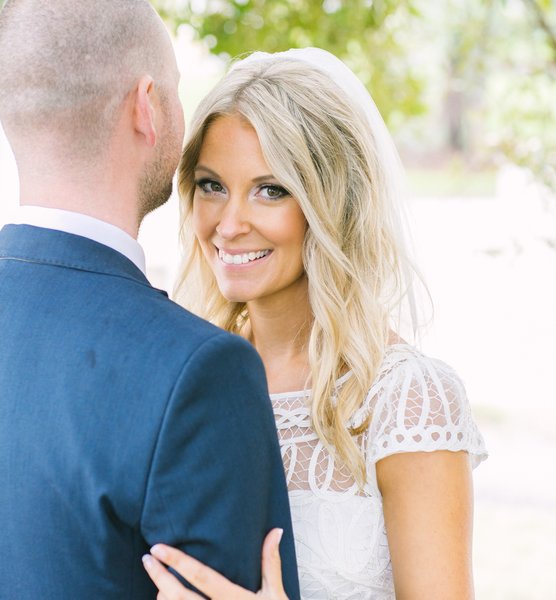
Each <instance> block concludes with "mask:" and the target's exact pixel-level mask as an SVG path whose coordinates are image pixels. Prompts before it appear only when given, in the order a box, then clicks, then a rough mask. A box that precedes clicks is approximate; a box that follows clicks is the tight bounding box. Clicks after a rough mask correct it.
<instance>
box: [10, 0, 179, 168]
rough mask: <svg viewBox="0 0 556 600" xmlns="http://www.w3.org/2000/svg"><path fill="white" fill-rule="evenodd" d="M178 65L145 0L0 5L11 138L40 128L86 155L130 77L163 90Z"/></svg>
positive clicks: (95, 147)
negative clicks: (146, 77)
mask: <svg viewBox="0 0 556 600" xmlns="http://www.w3.org/2000/svg"><path fill="white" fill-rule="evenodd" d="M175 71H176V65H175V59H174V56H173V51H172V46H171V42H170V39H169V36H168V34H167V32H166V31H165V28H164V25H163V24H162V22H161V20H160V18H159V17H158V15H157V14H156V12H155V11H154V9H153V8H152V7H151V6H150V4H149V2H148V1H147V0H48V1H45V0H8V2H7V3H6V4H5V6H4V8H3V9H2V10H1V11H0V120H1V121H2V123H3V125H4V128H5V130H6V133H7V134H8V137H9V138H10V139H11V140H17V141H18V142H19V141H21V142H23V143H25V142H26V141H33V140H34V139H37V137H40V136H41V135H44V136H45V137H52V135H53V134H55V136H56V137H55V138H53V139H54V140H57V141H58V142H59V143H61V144H63V147H64V149H65V152H66V153H68V155H69V154H70V153H73V155H74V156H75V157H77V158H83V159H90V158H92V157H94V156H95V155H98V154H99V153H101V152H102V149H103V148H104V147H105V145H106V143H107V142H108V140H109V139H110V135H111V133H112V130H113V127H114V125H115V123H116V121H117V119H118V116H119V114H120V113H119V109H120V107H121V106H122V104H123V101H124V99H125V98H126V96H127V95H128V94H129V93H130V92H131V91H132V89H133V87H134V84H135V83H136V82H137V81H138V79H139V78H140V77H142V76H143V75H150V76H151V77H152V78H153V79H154V82H155V86H157V87H158V88H159V92H160V94H161V95H162V96H164V95H165V91H166V90H165V86H168V89H169V88H170V86H171V81H172V77H173V76H175Z"/></svg>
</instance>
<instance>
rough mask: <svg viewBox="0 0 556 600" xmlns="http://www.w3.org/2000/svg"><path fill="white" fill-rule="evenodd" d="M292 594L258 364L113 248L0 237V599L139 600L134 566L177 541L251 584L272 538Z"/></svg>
mask: <svg viewBox="0 0 556 600" xmlns="http://www.w3.org/2000/svg"><path fill="white" fill-rule="evenodd" d="M276 526H279V527H282V528H284V530H285V533H284V538H283V541H282V544H281V552H282V561H283V568H284V580H285V586H286V590H287V592H288V594H289V597H290V599H292V600H294V599H296V598H298V597H299V591H298V583H297V569H296V564H295V555H294V548H293V538H292V530H291V523H290V516H289V505H288V499H287V491H286V486H285V480H284V472H283V466H282V461H281V457H280V451H279V446H278V441H277V436H276V430H275V424H274V418H273V415H272V409H271V406H270V402H269V398H268V391H267V385H266V379H265V375H264V369H263V366H262V363H261V361H260V359H259V357H258V356H257V354H256V352H255V351H254V349H253V348H252V347H251V346H250V345H249V344H248V343H247V342H246V341H244V340H242V339H241V338H239V337H237V336H232V335H230V334H228V333H225V332H223V331H222V330H220V329H218V328H216V327H214V326H212V325H210V324H208V323H206V322H205V321H203V320H201V319H199V318H197V317H195V316H194V315H192V314H190V313H188V312H187V311H185V310H183V309H182V308H180V307H179V306H177V305H176V304H174V303H173V302H171V301H170V300H168V298H167V297H166V295H165V294H164V293H162V292H160V291H158V290H155V289H154V288H153V287H151V286H150V284H149V283H148V281H147V280H146V279H145V277H144V276H143V274H142V273H141V272H140V271H139V270H138V269H137V268H136V267H135V265H134V264H133V263H132V262H130V261H129V260H128V259H127V258H125V257H124V256H122V255H121V254H119V253H118V252H116V251H114V250H112V249H110V248H108V247H107V246H104V245H102V244H98V243H96V242H93V241H91V240H89V239H86V238H83V237H80V236H76V235H71V234H67V233H63V232H59V231H53V230H48V229H42V228H38V227H31V226H26V225H8V226H6V227H4V228H3V229H2V231H0V535H1V540H0V597H1V598H2V599H4V598H5V599H7V598H10V599H12V598H13V599H17V600H37V599H38V598H40V599H41V600H60V599H64V598H67V599H72V600H75V599H79V600H88V599H90V600H101V599H102V600H111V599H114V600H116V599H117V600H122V599H129V600H143V599H151V600H152V599H154V598H155V597H156V590H155V587H154V586H153V585H152V584H151V582H150V580H149V579H148V577H147V575H146V573H145V572H144V570H143V567H142V564H141V556H142V555H143V554H144V553H145V552H147V551H148V549H149V547H150V546H151V545H152V544H154V543H156V542H165V543H168V544H172V545H175V546H178V547H180V548H181V549H183V550H185V551H187V552H188V553H190V554H191V555H193V556H196V557H198V558H199V559H201V560H202V561H204V562H206V563H208V564H209V565H212V566H213V567H214V568H216V569H217V570H218V571H220V572H222V573H223V574H224V575H226V576H227V577H228V578H230V579H232V580H233V581H236V582H237V583H239V584H241V585H242V586H245V587H247V588H250V589H251V590H257V589H258V588H259V586H260V558H261V545H262V542H263V539H264V536H265V534H266V533H267V532H268V530H269V529H271V528H272V527H276Z"/></svg>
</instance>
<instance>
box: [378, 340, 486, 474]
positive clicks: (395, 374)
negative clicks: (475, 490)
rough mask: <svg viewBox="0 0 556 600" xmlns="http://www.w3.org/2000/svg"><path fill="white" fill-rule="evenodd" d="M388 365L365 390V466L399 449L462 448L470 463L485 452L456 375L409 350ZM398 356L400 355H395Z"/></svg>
mask: <svg viewBox="0 0 556 600" xmlns="http://www.w3.org/2000/svg"><path fill="white" fill-rule="evenodd" d="M390 358H391V363H393V364H390V366H389V367H388V365H387V367H388V368H387V369H386V370H385V371H383V374H382V376H381V377H380V378H379V380H378V381H377V384H376V385H375V386H373V389H371V391H370V393H369V398H368V404H367V407H368V409H369V410H371V411H372V419H371V424H370V429H369V436H368V446H367V461H368V463H370V465H369V466H371V465H373V466H374V464H375V463H376V462H377V461H379V460H380V459H382V458H385V457H386V456H389V455H391V454H396V453H399V452H433V451H435V450H452V451H459V450H465V451H467V452H468V453H469V455H470V457H471V463H472V466H473V468H474V467H476V466H477V465H478V464H479V463H480V462H481V461H482V460H484V459H485V458H486V457H487V452H486V449H485V444H484V441H483V438H482V436H481V434H480V432H479V430H478V428H477V426H476V424H475V422H474V421H473V417H472V414H471V408H470V406H469V402H468V400H467V395H466V393H465V388H464V386H463V383H462V381H461V379H460V378H459V377H458V375H457V374H456V373H455V372H454V371H453V369H452V368H451V367H449V366H448V365H447V364H445V363H443V362H442V361H440V360H436V359H432V358H427V357H425V356H423V355H422V354H420V353H418V352H416V351H415V352H411V353H410V354H408V355H407V356H405V357H403V358H402V359H401V360H395V357H393V360H392V357H390ZM398 359H400V357H399V356H398Z"/></svg>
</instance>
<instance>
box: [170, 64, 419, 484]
mask: <svg viewBox="0 0 556 600" xmlns="http://www.w3.org/2000/svg"><path fill="white" fill-rule="evenodd" d="M226 115H241V116H242V117H243V118H244V119H246V120H247V122H249V123H250V124H251V125H252V127H253V128H254V129H255V131H256V133H257V135H258V138H259V142H260V144H261V148H262V152H263V155H264V157H265V160H266V162H267V164H268V165H269V167H270V169H271V171H272V173H273V175H274V176H275V177H276V178H277V179H278V181H279V182H280V185H283V186H284V187H285V188H286V189H287V190H288V191H289V193H290V194H291V195H292V197H293V198H295V199H296V201H297V202H298V203H299V206H300V207H301V209H302V211H303V213H304V215H305V218H306V220H307V223H308V228H307V233H306V237H305V241H304V248H303V264H304V268H305V272H306V275H307V279H308V288H309V302H310V307H311V310H312V314H313V322H312V324H311V327H310V334H309V340H308V356H309V366H310V381H309V382H308V383H307V386H308V387H309V386H310V388H311V394H310V402H311V406H310V408H311V418H312V425H313V427H314V429H315V431H316V433H317V434H318V436H319V438H320V439H321V440H322V441H323V442H324V443H325V444H326V446H327V447H328V448H330V449H331V450H332V451H333V452H334V454H335V455H337V456H338V457H339V458H340V459H341V461H342V462H343V463H344V464H345V465H346V466H347V467H348V469H349V470H350V472H351V473H352V475H353V477H354V479H355V480H356V481H357V482H358V484H359V485H360V486H362V485H363V484H364V483H365V481H366V469H365V462H364V457H363V455H362V453H361V449H360V447H359V446H358V444H357V440H356V438H357V436H358V435H359V434H360V433H362V432H363V431H364V429H365V428H366V427H367V426H368V424H369V421H370V418H371V415H370V414H369V415H366V419H364V421H363V423H362V424H361V425H360V426H358V427H357V428H353V427H351V421H352V419H353V417H354V415H355V413H356V412H357V411H358V410H359V409H360V408H361V406H362V405H363V403H364V401H365V398H366V396H367V394H368V393H369V390H370V388H371V385H372V383H373V381H374V380H375V378H376V376H377V374H378V370H379V368H380V365H381V363H382V360H383V357H384V352H385V349H386V346H387V345H388V339H389V334H390V328H391V327H392V321H393V319H395V316H396V314H398V315H399V314H400V312H399V311H400V307H401V306H402V304H403V301H404V299H408V298H410V297H411V296H412V293H411V280H412V276H411V273H412V272H413V268H412V265H411V263H410V262H409V259H408V256H407V253H406V250H405V245H404V242H403V236H402V222H401V219H400V211H399V209H398V198H397V197H396V196H397V191H396V188H397V184H398V183H399V182H398V181H395V177H394V176H393V173H394V172H395V171H396V169H397V167H396V165H392V164H389V163H391V162H392V161H391V160H390V159H387V158H386V159H385V157H384V155H383V153H382V151H381V147H378V146H379V145H378V144H377V143H376V139H375V135H374V132H373V128H372V124H371V123H370V122H369V120H368V119H367V118H366V116H365V114H364V112H363V111H361V110H360V107H358V106H356V104H355V103H352V101H351V99H350V98H349V97H348V96H347V94H345V93H344V92H343V90H342V89H341V88H340V87H339V86H338V85H337V84H336V83H335V82H334V81H332V79H331V78H330V77H329V76H328V75H327V74H325V73H324V72H322V71H320V70H319V69H317V68H315V67H313V66H311V65H309V64H306V63H304V62H303V61H299V60H292V59H285V58H270V59H267V60H264V61H252V62H250V61H246V63H245V64H243V63H239V65H238V66H236V67H235V68H234V69H232V70H231V71H230V72H229V73H228V74H227V75H226V76H225V77H224V78H223V79H222V80H221V81H220V83H218V84H217V85H216V87H215V88H214V89H213V90H212V91H211V92H210V93H209V94H208V95H207V96H206V97H205V98H204V100H203V101H202V102H201V104H200V106H199V107H198V109H197V111H196V113H195V115H194V117H193V120H192V123H191V125H190V129H189V134H188V138H187V141H186V146H185V149H184V153H183V157H182V160H181V164H180V167H179V190H180V196H181V211H182V222H181V232H180V236H181V240H182V244H183V246H182V247H183V252H184V258H183V268H182V270H181V273H180V276H179V278H178V282H177V286H176V298H177V300H178V301H179V302H180V303H181V304H183V305H184V306H186V307H187V308H188V309H190V310H192V311H193V312H195V313H196V314H198V315H200V316H202V317H204V318H205V319H208V320H209V321H212V322H213V323H215V324H216V325H219V326H220V327H223V328H224V329H227V330H229V331H231V332H233V333H241V332H242V330H243V327H244V326H245V325H246V324H247V322H248V320H249V314H248V311H247V307H246V305H245V304H243V303H239V302H230V301H228V300H226V299H225V298H224V297H223V296H222V294H221V293H220V291H219V289H218V286H217V284H216V280H215V277H214V275H213V273H212V271H211V269H210V267H209V265H208V264H207V262H206V260H205V259H204V256H203V254H202V252H201V249H200V246H199V243H198V241H197V240H196V238H195V235H194V232H193V227H192V223H191V219H192V206H193V196H194V192H195V183H194V170H195V167H196V165H197V161H198V157H199V154H200V150H201V146H202V144H203V139H204V136H205V134H206V132H207V130H208V128H209V127H210V125H211V123H213V122H214V121H215V120H216V119H218V118H219V117H221V116H226ZM379 118H380V117H379ZM382 126H384V125H383V124H382ZM396 156H397V155H396ZM348 371H349V372H351V376H350V377H348V378H347V380H345V382H344V383H343V384H342V385H341V386H338V385H336V381H337V379H338V378H339V377H340V376H341V375H342V374H344V373H346V372H348Z"/></svg>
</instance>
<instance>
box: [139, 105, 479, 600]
mask: <svg viewBox="0 0 556 600" xmlns="http://www.w3.org/2000/svg"><path fill="white" fill-rule="evenodd" d="M195 176H196V179H197V182H198V184H197V191H196V194H195V199H194V225H195V232H196V235H197V237H198V239H199V241H200V244H201V247H202V249H203V253H204V256H205V258H206V259H207V261H208V262H209V264H210V265H211V268H212V269H213V272H214V273H215V276H216V278H217V281H218V285H219V288H220V290H221V292H222V293H223V295H224V296H225V297H226V298H228V299H230V300H236V301H243V302H247V308H248V311H249V317H250V326H251V329H250V331H249V332H248V333H247V336H248V337H249V339H250V340H251V342H252V343H253V344H254V345H255V347H256V348H257V350H258V352H259V353H260V355H261V357H262V359H263V363H264V365H265V369H266V372H267V378H268V382H269V387H270V390H271V392H283V391H292V390H299V389H302V388H303V384H304V382H305V378H306V377H307V372H308V358H307V355H306V353H305V351H304V347H305V344H306V341H307V339H306V335H305V336H304V335H303V332H306V331H307V323H309V322H310V319H311V313H310V307H309V300H308V293H307V281H306V277H305V275H304V274H303V267H302V247H303V237H304V234H305V231H306V227H307V225H306V222H305V219H304V217H303V214H302V212H301V209H300V208H299V206H298V205H297V203H296V202H295V199H294V198H291V197H290V196H285V197H283V198H281V199H279V200H268V199H267V198H264V197H263V196H264V195H265V194H263V193H262V192H261V186H264V185H265V184H272V185H279V182H277V181H276V180H275V179H274V178H273V177H272V176H271V173H270V171H269V169H268V166H267V164H266V162H265V160H264V157H263V155H262V151H261V148H260V145H259V142H258V138H257V135H256V132H255V131H254V129H253V128H252V127H251V126H250V125H249V124H248V123H246V122H245V120H244V119H242V118H241V117H239V116H227V117H221V118H219V119H217V120H216V121H214V123H213V124H212V125H211V126H210V128H209V130H208V132H207V135H206V137H205V140H204V144H203V146H202V150H201V154H200V158H199V163H198V168H197V171H196V174H195ZM258 178H261V179H258ZM268 191H269V190H268V189H267V192H268ZM267 195H268V194H267ZM216 248H224V249H226V250H227V251H228V252H230V253H233V252H237V251H242V252H245V251H249V250H253V251H257V250H265V249H271V250H272V253H271V254H270V255H269V256H268V257H267V258H266V259H263V260H262V261H261V262H260V263H259V264H255V265H253V266H250V265H242V266H240V267H235V266H234V267H233V268H228V267H227V266H226V265H223V263H222V261H221V259H220V258H219V256H218V251H217V249H216ZM244 266H245V267H247V268H244ZM299 332H302V333H301V334H300V333H299ZM392 338H393V340H394V341H395V340H396V339H397V336H395V334H393V335H392ZM376 468H377V477H378V483H379V487H380V490H381V493H382V496H383V502H384V517H385V522H386V529H387V533H388V539H389V545H390V552H391V557H392V565H393V574H394V582H395V587H396V598H397V599H398V600H425V599H426V600H430V599H431V598H434V600H472V598H473V583H472V575H471V534H472V508H471V507H472V483H471V474H470V472H471V468H470V464H469V457H468V455H467V453H465V452H448V451H437V452H431V453H423V452H418V453H404V454H397V455H393V456H389V457H387V458H384V459H383V460H381V461H379V462H378V463H377V467H376ZM268 544H272V538H271V537H269V539H267V543H266V544H265V550H263V587H262V589H261V591H260V592H259V594H258V595H259V596H261V597H263V598H266V599H273V598H280V599H282V598H284V596H283V590H282V585H281V580H280V577H279V567H277V563H276V562H275V561H273V560H269V555H268V554H265V552H267V551H268ZM159 550H160V548H154V549H153V551H152V552H153V554H154V555H155V556H158V557H159V558H161V559H162V560H164V562H165V563H166V564H168V565H169V566H172V567H174V568H175V569H176V570H177V571H178V572H179V573H180V574H182V575H183V576H184V577H185V578H186V579H188V580H189V581H190V582H191V583H193V584H194V585H196V586H197V587H198V589H201V590H202V591H204V592H205V593H207V594H208V595H209V596H210V597H212V598H227V599H229V598H237V599H240V600H242V599H244V598H252V597H253V594H252V593H250V592H247V591H245V590H241V589H238V588H237V586H235V585H233V584H232V583H230V582H227V581H226V580H224V579H223V578H222V577H221V576H220V575H218V574H217V573H214V572H213V571H210V570H207V569H206V568H203V567H202V566H201V565H199V564H198V563H195V562H193V561H192V559H190V558H188V557H186V556H185V555H183V554H182V553H180V552H179V551H176V550H172V551H170V550H169V549H168V548H167V547H165V548H164V550H165V552H166V554H165V556H164V557H162V556H161V555H160V554H159ZM270 555H271V556H272V553H270ZM146 567H147V570H148V572H149V574H150V575H151V577H152V578H153V581H155V583H156V584H157V586H158V587H159V589H160V591H161V595H159V598H160V599H164V598H166V599H168V600H174V599H176V600H177V599H182V598H183V599H192V598H198V597H199V596H197V595H194V594H193V593H192V592H189V591H187V590H186V589H185V588H184V587H183V586H182V585H181V584H180V583H179V582H178V580H177V579H176V578H175V577H173V576H172V575H170V574H168V573H166V571H164V570H163V569H162V566H161V565H160V564H159V563H156V562H153V561H152V559H149V560H147V562H146ZM211 591H213V592H214V594H212V593H210V592H211Z"/></svg>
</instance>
